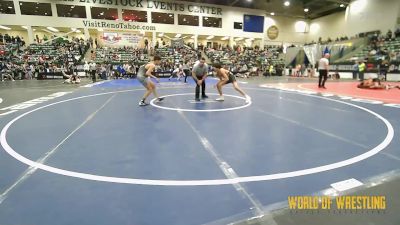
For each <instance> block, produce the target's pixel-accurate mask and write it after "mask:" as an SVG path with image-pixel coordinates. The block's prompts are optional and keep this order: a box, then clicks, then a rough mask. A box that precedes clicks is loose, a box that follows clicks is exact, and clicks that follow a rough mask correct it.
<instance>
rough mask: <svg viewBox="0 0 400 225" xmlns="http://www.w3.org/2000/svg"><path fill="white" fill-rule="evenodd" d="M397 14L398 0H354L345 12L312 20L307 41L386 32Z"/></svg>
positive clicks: (399, 5) (392, 24)
mask: <svg viewBox="0 0 400 225" xmlns="http://www.w3.org/2000/svg"><path fill="white" fill-rule="evenodd" d="M399 16H400V1H399V0H355V1H352V3H351V4H350V5H349V6H348V7H347V8H346V11H345V12H339V13H335V14H332V15H329V16H325V17H321V18H318V19H315V20H312V21H311V22H310V32H309V34H308V35H307V42H310V41H313V40H314V41H317V40H318V38H319V37H322V39H323V40H326V39H327V38H328V37H330V38H332V39H336V38H337V37H341V36H348V37H352V36H355V35H356V34H359V33H362V32H368V31H374V30H381V31H382V32H383V33H386V32H387V31H388V30H389V29H391V30H392V31H393V30H394V29H395V27H396V22H397V17H399Z"/></svg>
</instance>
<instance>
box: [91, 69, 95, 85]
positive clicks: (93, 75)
mask: <svg viewBox="0 0 400 225" xmlns="http://www.w3.org/2000/svg"><path fill="white" fill-rule="evenodd" d="M90 73H91V74H92V81H93V83H94V82H96V70H92V71H90Z"/></svg>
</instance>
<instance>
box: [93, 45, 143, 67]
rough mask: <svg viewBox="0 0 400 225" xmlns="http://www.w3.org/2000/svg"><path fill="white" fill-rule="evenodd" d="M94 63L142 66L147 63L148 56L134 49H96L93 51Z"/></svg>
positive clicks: (140, 50)
mask: <svg viewBox="0 0 400 225" xmlns="http://www.w3.org/2000/svg"><path fill="white" fill-rule="evenodd" d="M95 54H96V59H95V62H96V63H104V62H108V63H112V64H121V63H131V62H134V63H135V64H138V65H142V64H144V63H146V62H148V61H149V57H148V54H147V53H145V52H144V50H142V49H134V48H98V49H96V51H95Z"/></svg>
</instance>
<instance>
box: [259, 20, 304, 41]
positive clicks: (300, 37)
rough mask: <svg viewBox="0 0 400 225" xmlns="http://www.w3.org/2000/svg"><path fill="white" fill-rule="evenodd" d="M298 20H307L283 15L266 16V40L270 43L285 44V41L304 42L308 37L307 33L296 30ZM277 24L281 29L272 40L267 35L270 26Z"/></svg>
mask: <svg viewBox="0 0 400 225" xmlns="http://www.w3.org/2000/svg"><path fill="white" fill-rule="evenodd" d="M298 21H305V20H300V19H295V18H290V17H282V16H266V17H265V29H264V31H265V41H266V42H267V43H268V44H277V43H279V44H283V43H301V44H302V43H304V42H305V41H306V38H307V33H305V32H303V33H300V32H296V29H295V24H296V22H298ZM272 25H275V26H277V27H278V29H279V35H278V37H277V38H276V39H274V40H270V39H269V38H268V36H267V33H266V32H267V30H268V28H269V27H270V26H272Z"/></svg>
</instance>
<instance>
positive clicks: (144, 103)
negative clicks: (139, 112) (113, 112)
mask: <svg viewBox="0 0 400 225" xmlns="http://www.w3.org/2000/svg"><path fill="white" fill-rule="evenodd" d="M146 105H149V104H147V103H146V102H145V101H143V100H142V101H140V102H139V106H146Z"/></svg>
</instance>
